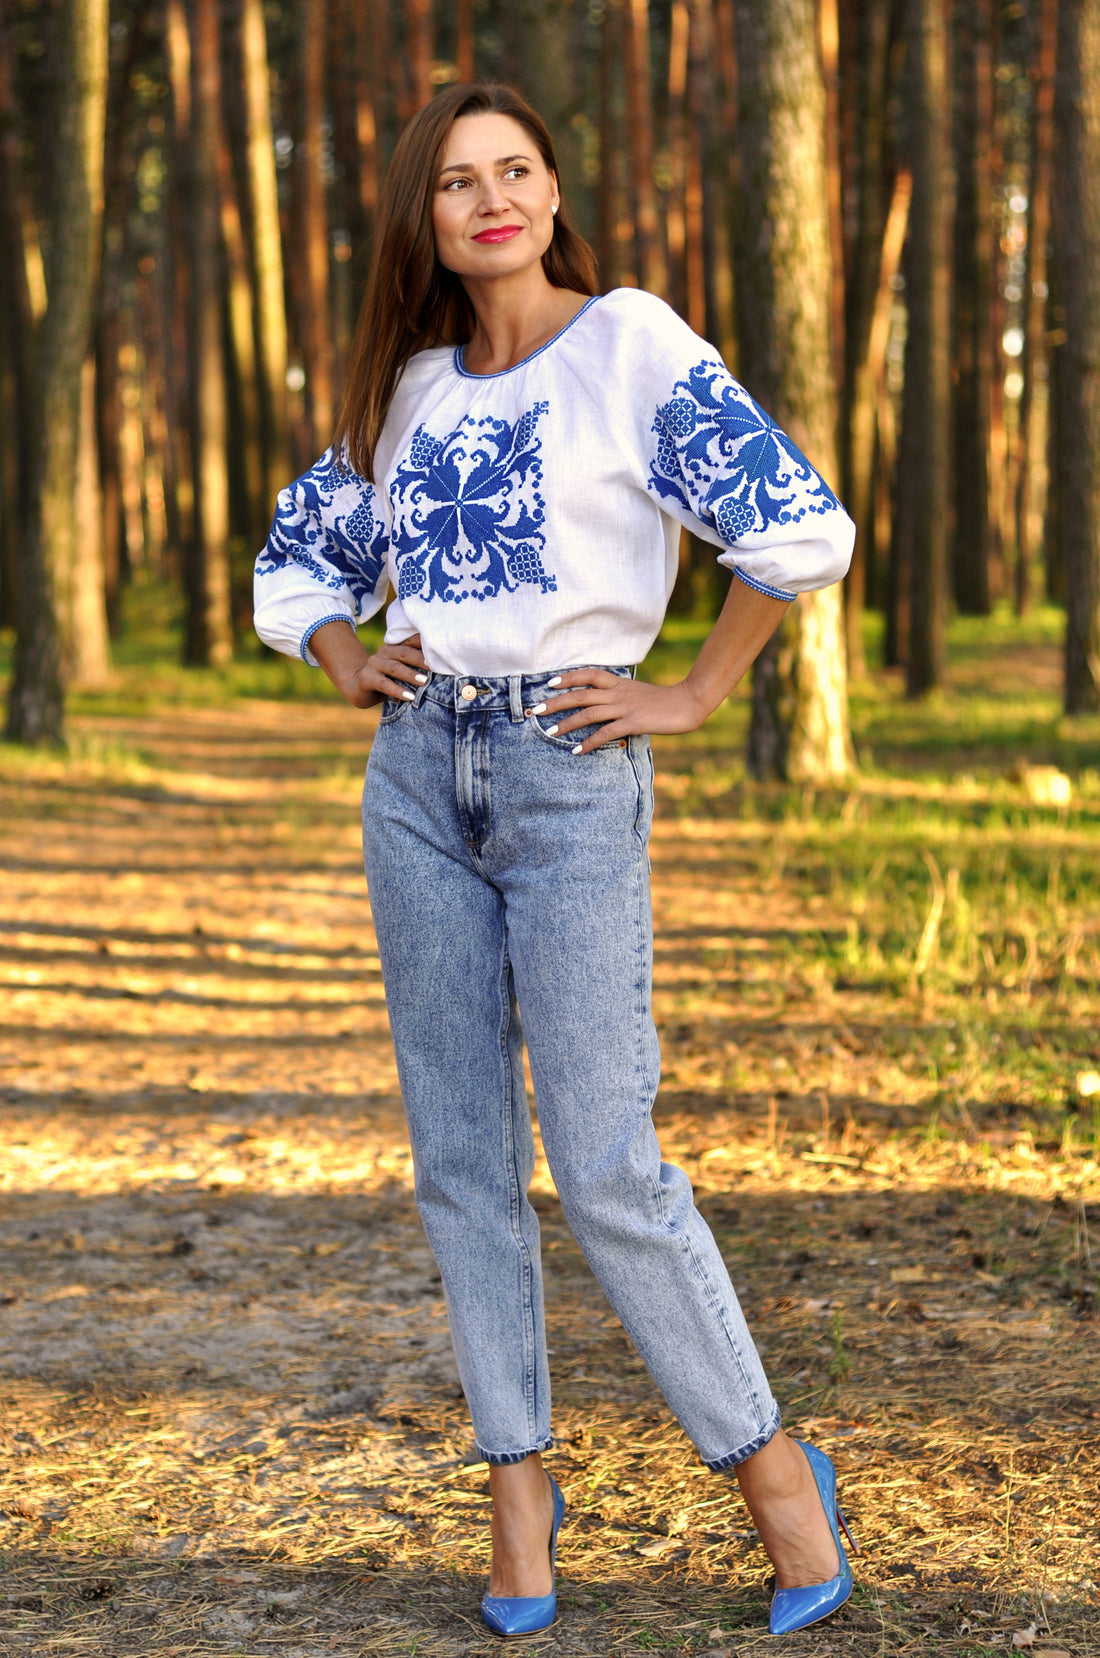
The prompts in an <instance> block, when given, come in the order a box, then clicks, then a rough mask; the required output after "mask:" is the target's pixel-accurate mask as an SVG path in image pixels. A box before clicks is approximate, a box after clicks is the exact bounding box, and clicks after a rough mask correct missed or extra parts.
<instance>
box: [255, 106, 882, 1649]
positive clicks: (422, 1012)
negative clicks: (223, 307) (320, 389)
mask: <svg viewBox="0 0 1100 1658" xmlns="http://www.w3.org/2000/svg"><path fill="white" fill-rule="evenodd" d="M596 291H597V290H596V273H595V267H594V262H593V259H592V256H591V253H590V250H589V249H588V247H587V246H586V244H585V243H584V242H583V241H582V240H581V238H580V237H579V236H578V235H577V234H576V232H575V231H573V230H572V229H571V228H570V227H569V225H568V221H567V219H566V217H565V213H564V211H563V210H561V199H560V190H559V184H558V172H557V167H556V164H555V161H554V154H553V149H552V146H551V142H550V138H549V135H548V134H547V132H546V129H545V127H544V125H543V123H542V121H541V120H540V119H539V117H538V116H537V115H536V114H535V113H534V111H533V110H531V109H530V107H529V106H528V105H527V104H526V103H525V102H524V101H523V99H522V98H520V97H519V96H518V95H517V94H516V93H514V92H512V91H511V90H509V89H507V88H504V87H496V86H494V87H482V86H475V87H455V88H451V89H450V90H448V91H446V92H443V93H441V94H440V95H439V96H438V97H436V98H435V99H434V100H433V102H432V103H431V104H429V105H428V106H427V107H426V108H425V109H423V110H421V111H420V113H419V114H418V115H417V116H416V117H415V118H414V120H413V121H412V122H411V123H410V124H409V126H408V127H407V128H406V130H405V132H404V134H403V135H402V137H401V140H400V142H399V143H398V145H397V148H396V151H395V153H394V158H393V162H392V165H391V168H390V172H389V176H388V179H387V184H386V192H385V199H384V202H383V205H382V207H381V210H380V212H379V221H378V229H377V235H376V246H375V254H374V263H373V268H372V273H371V277H370V282H369V285H368V290H367V294H366V297H365V300H364V304H363V311H362V315H361V317H360V321H359V326H358V332H357V335H356V339H355V344H354V347H353V351H352V357H351V362H350V365H349V374H348V385H347V392H346V396H345V400H344V406H343V411H342V414H341V418H340V423H339V428H338V431H337V433H336V438H335V442H334V446H333V448H332V449H331V450H330V451H329V452H328V453H327V454H326V455H325V456H324V457H323V458H322V459H321V460H320V461H319V462H318V463H317V465H316V466H315V467H313V468H312V470H311V471H310V472H308V473H306V474H305V476H304V477H302V478H300V479H299V480H298V481H297V483H295V484H293V485H292V486H291V487H290V488H289V489H288V490H285V491H284V492H283V493H282V494H281V495H280V497H279V505H278V511H277V515H276V519H275V523H274V526H273V528H272V532H271V537H270V540H269V542H268V545H267V548H266V550H265V551H264V553H262V554H261V556H260V559H259V561H258V563H257V577H256V627H257V630H258V632H259V633H260V636H261V638H263V639H265V640H266V641H267V642H268V643H269V644H271V645H273V646H275V647H276V648H277V649H279V650H283V651H286V652H287V653H288V654H297V653H298V652H301V654H302V656H303V657H304V658H305V660H306V661H307V662H311V663H312V662H317V663H320V665H321V667H322V668H323V669H324V670H325V672H326V673H327V674H328V675H329V677H330V678H331V679H332V681H333V683H334V684H335V685H336V686H337V688H338V689H339V690H340V691H341V692H342V694H343V695H344V696H345V697H346V698H347V700H348V701H349V702H351V703H352V704H353V705H354V706H356V707H359V708H370V707H373V706H374V705H375V704H377V703H379V702H381V703H382V715H381V722H380V725H379V728H378V731H377V734H376V736H375V740H374V744H373V746H372V749H371V754H370V763H369V766H368V768H367V778H366V785H365V790H364V798H363V824H364V847H365V861H366V870H367V880H368V884H369V887H370V895H371V903H372V908H373V913H374V921H375V927H376V929H377V933H378V943H379V950H380V955H381V961H382V973H383V978H384V982H385V987H386V997H387V1004H388V1008H389V1015H390V1022H391V1027H392V1031H393V1037H394V1044H395V1048H396V1053H397V1061H398V1069H399V1073H400V1077H401V1087H402V1093H403V1096H404V1101H405V1108H406V1112H407V1115H408V1121H409V1132H410V1139H411V1142H412V1147H413V1156H414V1162H415V1170H416V1195H417V1202H418V1204H419V1207H420V1213H421V1216H422V1218H423V1221H424V1226H425V1229H426V1231H427V1234H428V1238H429V1241H430V1243H431V1246H432V1249H433V1251H434V1253H435V1256H436V1260H437V1261H438V1264H439V1270H440V1274H441V1277H442V1280H443V1287H444V1293H445V1296H446V1300H447V1310H448V1314H449V1318H450V1325H451V1335H452V1339H453V1342H454V1348H455V1354H456V1358H457V1361H458V1368H459V1373H460V1375H461V1378H462V1385H463V1388H464V1389H465V1393H466V1398H467V1401H468V1403H469V1406H470V1411H471V1415H472V1418H473V1424H474V1432H475V1435H476V1438H477V1442H478V1445H479V1447H480V1449H481V1452H482V1454H483V1455H484V1457H485V1459H486V1461H487V1462H488V1463H489V1465H490V1491H491V1494H492V1499H493V1530H492V1535H493V1566H492V1574H491V1577H490V1580H489V1587H488V1591H487V1593H486V1597H485V1600H484V1601H483V1603H482V1613H483V1616H484V1618H485V1621H486V1622H487V1623H488V1624H489V1626H490V1627H491V1628H493V1629H495V1630H497V1631H498V1632H499V1633H502V1634H515V1633H527V1632H530V1631H532V1630H535V1629H540V1628H544V1627H545V1626H546V1625H547V1624H549V1623H551V1622H552V1621H553V1618H554V1615H555V1600H554V1588H553V1566H554V1549H555V1543H556V1537H557V1530H558V1526H559V1525H560V1523H561V1518H562V1513H563V1508H564V1504H563V1501H562V1497H561V1493H560V1492H559V1491H558V1488H557V1486H556V1485H555V1484H554V1482H553V1480H551V1479H549V1478H548V1476H547V1474H546V1472H545V1471H544V1469H543V1467H542V1462H541V1453H542V1452H543V1451H545V1450H546V1449H547V1448H548V1447H549V1445H550V1443H551V1438H550V1389H549V1376H548V1370H547V1361H546V1346H545V1335H544V1331H543V1318H542V1281H541V1274H540V1265H539V1228H538V1222H537V1220H536V1218H535V1214H534V1211H533V1210H532V1208H531V1206H530V1204H529V1203H528V1201H527V1196H526V1191H527V1186H528V1183H529V1180H530V1176H531V1171H532V1165H533V1146H532V1135H531V1124H530V1117H529V1113H528V1106H527V1100H526V1095H525V1091H524V1083H523V1067H522V1060H521V1036H520V1029H519V1023H518V1012H522V1016H523V1040H525V1041H526V1044H527V1049H528V1053H529V1056H530V1062H531V1070H532V1074H533V1077H534V1085H535V1095H536V1100H537V1104H538V1110H539V1121H540V1126H541V1129H542V1135H543V1142H544V1145H545V1148H546V1155H547V1158H548V1160H549V1164H550V1168H551V1171H552V1173H553V1175H554V1179H555V1182H556V1184H557V1188H558V1192H559V1195H560V1197H561V1201H562V1205H563V1207H564V1210H565V1214H566V1216H567V1218H568V1220H569V1223H570V1225H571V1227H572V1229H573V1231H574V1233H575V1235H576V1237H577V1240H578V1242H579V1244H580V1246H581V1248H582V1249H583V1250H584V1252H585V1255H586V1256H587V1258H588V1261H589V1263H590V1264H591V1266H592V1268H593V1270H594V1271H595V1273H596V1276H597V1277H598V1279H599V1281H600V1284H601V1286H602V1287H603V1289H604V1292H605V1293H606V1295H607V1296H608V1298H609V1300H610V1301H611V1303H612V1305H613V1307H614V1308H615V1310H616V1312H617V1313H618V1315H619V1317H620V1318H621V1320H622V1322H623V1324H624V1325H625V1327H626V1329H627V1331H628V1332H629V1334H630V1336H631V1338H632V1339H633V1341H634V1343H635V1345H636V1346H637V1348H638V1350H639V1352H640V1353H641V1355H642V1357H643V1358H644V1359H645V1362H646V1364H647V1365H648V1367H649V1369H650V1371H651V1372H652V1374H653V1376H654V1378H655V1380H656V1381H657V1383H658V1385H659V1386H660V1388H661V1389H662V1391H663V1393H664V1395H665V1397H666V1399H667V1400H668V1402H669V1405H670V1406H671V1408H672V1410H673V1411H674V1412H675V1414H676V1416H677V1417H678V1419H679V1420H680V1422H681V1424H682V1425H683V1427H684V1428H685V1430H686V1432H687V1433H688V1435H689V1436H690V1437H691V1439H692V1440H693V1442H694V1444H695V1445H696V1447H697V1448H698V1450H699V1453H700V1455H701V1457H702V1458H703V1460H704V1461H705V1462H706V1463H707V1464H708V1466H710V1467H711V1468H713V1469H715V1470H727V1469H733V1470H734V1471H735V1472H736V1474H737V1478H738V1480H739V1483H740V1486H741V1490H742V1493H743V1494H744V1497H745V1499H746V1501H747V1503H748V1506H749V1509H750V1511H751V1513H752V1516H753V1519H754V1521H755V1523H756V1525H757V1527H758V1529H759V1532H760V1536H761V1538H762V1540H763V1543H764V1546H765V1548H766V1549H767V1551H768V1554H769V1555H770V1557H771V1559H772V1562H773V1564H774V1566H775V1572H776V1581H777V1584H778V1590H777V1593H776V1596H775V1600H774V1602H773V1607H772V1619H771V1626H772V1629H773V1631H776V1632H779V1631H784V1630H788V1629H795V1628H801V1627H802V1626H803V1625H804V1624H806V1623H810V1622H813V1621H815V1620H816V1619H817V1618H820V1617H824V1616H826V1615H827V1614H828V1613H829V1612H831V1611H832V1610H834V1609H835V1607H837V1606H839V1605H840V1604H842V1602H843V1601H844V1600H846V1599H847V1597H848V1595H849V1594H850V1592H851V1583H852V1578H851V1570H850V1568H849V1566H848V1563H847V1560H846V1558H845V1555H844V1551H843V1548H842V1546H841V1544H840V1538H839V1534H838V1532H837V1525H836V1516H837V1510H836V1503H835V1479H834V1475H833V1469H832V1464H831V1463H830V1462H829V1459H828V1458H827V1457H825V1456H824V1455H823V1453H821V1452H819V1451H817V1450H816V1449H814V1448H813V1447H802V1448H800V1447H799V1446H798V1445H797V1444H796V1443H795V1442H794V1441H792V1440H790V1439H788V1438H787V1437H786V1435H785V1434H783V1432H782V1431H781V1429H780V1427H779V1412H778V1409H777V1407H776V1404H775V1401H774V1399H773V1398H772V1394H771V1390H770V1389H769V1387H768V1383H767V1379H766V1377H765V1375H764V1372H763V1369H762V1367H761V1364H760V1360H759V1357H758V1355H757V1353H756V1350H755V1348H754V1346H753V1343H752V1340H751V1338H750V1336H749V1333H748V1330H747V1328H746V1326H745V1322H744V1318H743V1316H742V1314H741V1310H740V1307H739V1306H738V1303H737V1298H736V1296H735V1294H734V1291H733V1287H732V1285H731V1284H730V1281H729V1277H728V1274H727V1272H726V1269H725V1266H724V1265H723V1262H722V1259H721V1256H720V1255H719V1253H718V1250H717V1248H716V1246H715V1244H714V1241H713V1239H712V1238H711V1235H710V1233H709V1231H708V1229H707V1227H706V1225H705V1223H704V1222H703V1220H702V1219H701V1218H700V1216H699V1214H698V1212H697V1211H696V1209H695V1208H694V1206H693V1203H692V1194H691V1187H690V1185H689V1183H688V1181H687V1179H686V1177H685V1176H684V1175H683V1174H682V1173H681V1172H680V1171H679V1170H678V1169H676V1168H673V1167H671V1166H670V1165H668V1164H666V1163H663V1162H662V1161H661V1158H660V1152H659V1149H658V1146H657V1142H656V1137H655V1134H654V1130H653V1125H652V1121H651V1117H650V1112H651V1107H652V1104H653V1098H654V1094H655V1092H656V1087H657V1076H658V1065H659V1055H658V1047H657V1039H656V1033H655V1031H654V1027H653V1022H652V1019H651V1016H650V978H651V950H652V940H651V923H650V909H649V885H648V860H647V855H646V845H647V839H648V833H649V824H650V815H651V810H652V766H651V761H650V754H649V744H648V739H647V735H646V734H647V733H650V732H683V731H691V730H693V729H695V728H696V727H697V726H699V725H701V724H702V722H703V721H704V720H705V719H706V718H707V716H708V715H709V714H710V713H712V712H713V710H714V709H715V708H716V707H717V706H718V705H719V703H720V702H721V701H722V700H723V699H724V698H725V697H726V696H727V695H728V694H729V693H730V691H732V690H733V688H734V686H735V685H736V684H737V683H738V681H739V680H740V679H741V677H742V676H743V674H744V673H745V672H746V671H747V669H748V668H749V666H750V664H751V662H752V661H753V658H754V657H755V656H756V655H757V653H758V652H759V650H760V649H761V647H762V646H763V645H764V643H765V642H766V641H767V639H768V638H769V637H770V636H771V634H772V632H773V631H774V629H775V627H776V625H777V624H778V622H779V621H780V619H781V617H782V616H783V614H784V612H785V610H786V607H787V605H788V603H789V602H790V600H791V599H792V598H793V597H794V596H795V594H796V593H797V592H799V591H805V590H808V589H812V588H815V587H820V586H824V585H826V584H827V583H829V582H833V581H836V580H838V579H839V577H840V576H842V575H843V573H844V571H845V569H846V568H847V563H848V559H849V557H850V554H851V546H852V537H853V533H854V532H853V528H852V525H851V522H850V520H849V519H848V517H847V516H846V514H845V513H844V512H843V510H842V509H841V508H840V506H839V505H838V503H837V501H836V499H835V497H834V496H833V494H832V492H831V491H830V490H829V488H828V487H827V485H826V484H825V483H824V482H823V481H822V479H821V478H820V477H819V476H818V475H817V473H816V472H815V471H814V470H813V468H812V467H811V466H810V464H809V462H808V461H807V460H806V459H805V458H804V457H803V456H802V455H801V454H799V452H798V451H797V449H795V448H794V446H793V445H792V444H791V443H790V442H789V440H787V439H786V438H785V437H784V436H783V434H782V433H781V432H779V431H778V430H777V429H776V428H775V426H774V425H773V424H772V422H771V421H770V420H769V419H768V417H767V416H766V415H765V414H764V413H763V411H762V410H761V409H760V408H759V407H758V406H757V405H756V404H755V403H754V402H753V401H752V399H751V398H750V397H749V396H748V395H747V393H746V392H745V391H744V390H743V389H742V388H741V387H740V386H739V385H738V384H737V383H736V382H735V381H734V380H733V379H732V378H731V376H730V375H729V374H728V372H727V371H726V369H725V366H724V365H723V363H722V361H721V358H720V357H719V356H718V355H717V353H716V352H715V351H714V349H713V347H711V346H710V345H708V344H707V343H706V341H704V340H701V339H700V338H699V337H698V336H697V335H695V334H693V333H692V331H691V330H690V329H689V328H688V327H687V326H686V325H685V324H684V323H683V322H681V321H680V319H679V318H678V317H677V316H676V315H675V314H674V313H673V312H672V311H671V310H670V309H669V308H668V307H667V306H666V305H664V304H663V303H662V302H661V301H659V300H657V299H655V298H653V297H652V296H650V295H648V294H645V293H640V292H638V291H637V290H634V289H620V290H618V291H617V292H614V293H610V294H606V295H604V296H602V297H599V298H597V297H594V296H595V295H596ZM685 524H686V525H687V526H689V527H690V528H691V529H693V530H694V531H695V532H696V533H697V534H699V535H701V536H703V537H704V538H705V539H706V540H708V541H710V542H712V543H713V544H714V545H715V546H716V547H718V548H719V549H721V550H720V552H719V555H718V557H719V562H720V563H723V564H725V565H727V566H728V567H729V568H730V569H731V570H732V571H733V572H734V574H735V575H736V576H737V577H739V578H740V579H739V580H737V581H734V582H732V583H731V591H730V595H729V598H728V600H727V602H726V604H725V605H724V607H723V609H722V613H721V615H720V617H719V619H718V621H717V623H716V624H715V626H714V629H713V631H712V632H711V634H710V636H709V638H708V639H707V640H706V642H705V644H704V645H703V647H702V649H701V651H700V653H699V656H698V659H697V661H696V662H695V665H694V667H693V668H692V669H691V672H690V673H689V674H688V675H687V677H686V679H684V680H683V681H682V682H681V683H680V684H677V685H660V686H658V685H650V684H646V683H644V682H642V681H639V680H636V679H635V678H634V677H633V672H632V668H633V664H635V663H637V662H639V661H641V659H642V658H643V657H644V656H645V654H646V652H647V651H648V649H649V647H650V645H651V644H652V643H653V640H654V638H655V637H656V635H657V632H658V630H659V628H660V625H661V621H662V619H663V615H664V610H665V606H666V604H667V601H668V597H669V594H670V592H671V590H672V584H673V580H674V577H675V573H676V564H677V547H678V540H679V533H680V527H681V525H685ZM390 584H392V586H393V588H394V590H395V593H396V597H395V598H394V600H393V601H392V603H391V604H390V607H389V610H388V612H387V627H386V639H385V643H384V644H383V645H382V646H381V648H380V649H379V650H377V651H375V652H373V653H372V654H368V652H367V651H366V650H365V649H364V647H363V646H362V645H361V644H360V643H359V640H358V638H357V636H356V634H355V631H354V624H355V622H356V621H358V620H362V619H363V618H365V617H367V616H370V615H372V614H373V613H374V612H375V611H376V610H377V609H378V608H379V606H380V605H381V604H382V603H383V600H384V597H385V594H386V591H387V587H388V585H390ZM349 624H351V625H350V626H349ZM517 1009H518V1011H517ZM548 1539H549V1552H548V1550H547V1542H548Z"/></svg>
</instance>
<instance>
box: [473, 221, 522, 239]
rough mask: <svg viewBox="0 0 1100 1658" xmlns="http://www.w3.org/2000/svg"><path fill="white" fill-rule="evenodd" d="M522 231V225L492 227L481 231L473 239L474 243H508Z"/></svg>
mask: <svg viewBox="0 0 1100 1658" xmlns="http://www.w3.org/2000/svg"><path fill="white" fill-rule="evenodd" d="M522 229H523V226H522V225H492V226H490V228H489V229H488V230H481V231H479V232H478V234H477V235H476V236H475V237H474V241H475V242H510V241H511V240H512V237H513V236H518V235H519V233H520V231H521V230H522Z"/></svg>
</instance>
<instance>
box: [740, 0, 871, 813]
mask: <svg viewBox="0 0 1100 1658" xmlns="http://www.w3.org/2000/svg"><path fill="white" fill-rule="evenodd" d="M735 14H736V20H737V55H738V66H737V73H738V104H739V109H738V135H739V139H740V150H741V201H740V229H739V233H738V234H737V236H736V241H735V246H736V249H737V255H738V258H737V297H738V319H739V344H740V372H741V376H742V379H743V380H744V382H745V384H746V386H747V387H748V389H749V390H750V391H751V392H752V394H753V395H754V396H755V397H757V398H759V399H760V401H761V402H762V403H763V404H764V406H765V408H767V409H768V410H769V412H770V413H771V414H772V415H773V416H774V418H775V419H776V420H777V421H778V422H779V424H780V425H781V426H782V427H783V428H784V429H785V430H786V431H787V432H789V433H790V435H791V437H792V438H793V439H794V441H795V443H797V444H798V446H799V448H800V449H802V450H804V451H805V453H806V454H807V455H809V456H810V458H811V460H812V461H813V463H814V465H815V466H817V467H818V468H819V469H820V470H821V472H822V473H823V475H824V476H825V477H826V478H828V479H830V480H835V478H836V408H837V403H836V385H835V380H834V375H833V356H832V342H831V339H830V326H829V317H830V305H831V302H832V257H831V246H830V235H829V209H828V194H827V178H826V160H825V147H824V136H823V135H824V124H825V88H824V84H823V81H822V72H821V61H820V56H819V51H818V39H817V18H816V14H815V7H814V3H813V0H766V3H761V0H736V5H735ZM785 631H786V632H787V635H788V638H787V640H785V641H783V642H777V643H776V644H775V645H774V646H773V650H775V651H776V652H777V653H778V661H777V667H778V669H779V671H780V673H781V675H782V677H783V678H784V679H786V680H787V681H788V682H789V690H788V689H784V690H782V691H781V692H780V693H778V694H775V695H772V694H769V695H766V696H765V695H763V694H756V693H754V698H753V729H752V731H751V733H750V739H749V761H750V765H757V766H760V768H761V769H760V771H758V773H757V774H758V775H760V774H762V771H763V769H764V767H763V765H762V762H761V760H760V758H759V757H761V756H764V755H771V756H782V755H783V753H784V751H785V769H786V775H787V776H788V777H789V778H791V779H792V780H794V781H799V782H803V781H805V782H828V781H832V780H836V779H839V778H841V777H843V776H844V775H845V774H846V773H847V772H848V771H849V770H850V769H851V765H852V751H851V739H850V736H849V730H848V700H847V677H846V672H845V658H844V630H843V619H842V616H841V606H840V588H839V585H835V586H833V587H829V588H826V589H825V590H824V591H822V592H818V593H810V594H806V595H804V596H803V597H802V598H801V599H800V600H799V602H798V604H797V605H796V606H794V607H792V612H791V615H790V617H789V618H788V621H787V623H786V624H785ZM785 649H789V651H790V657H789V666H787V665H785V664H784V662H783V652H784V650H785ZM770 671H771V669H770V664H769V661H768V658H767V657H766V658H765V661H764V664H763V666H762V667H761V668H760V670H759V674H760V677H761V680H762V682H763V681H764V680H765V678H766V677H767V676H768V674H769V673H770ZM786 707H789V714H786ZM775 719H778V720H779V721H780V722H782V729H781V730H779V731H770V730H766V729H764V728H763V727H764V724H765V722H766V721H769V720H775ZM788 722H789V723H788ZM769 764H770V765H771V766H775V767H778V766H779V765H780V764H782V761H781V760H779V759H773V760H772V761H771V762H769Z"/></svg>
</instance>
